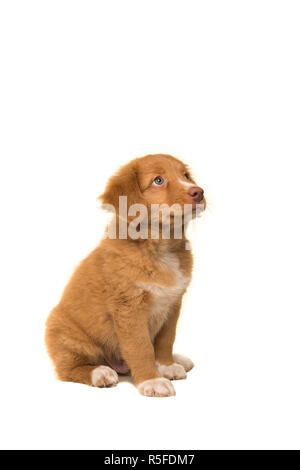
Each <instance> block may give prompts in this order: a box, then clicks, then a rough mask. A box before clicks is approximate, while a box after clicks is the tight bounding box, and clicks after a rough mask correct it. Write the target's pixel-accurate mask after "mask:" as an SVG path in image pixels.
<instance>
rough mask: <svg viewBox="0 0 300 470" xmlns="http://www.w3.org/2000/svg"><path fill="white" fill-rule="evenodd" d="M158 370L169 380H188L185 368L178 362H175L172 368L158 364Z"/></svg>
mask: <svg viewBox="0 0 300 470" xmlns="http://www.w3.org/2000/svg"><path fill="white" fill-rule="evenodd" d="M157 370H158V372H159V373H160V375H161V376H162V377H166V378H167V379H169V380H181V379H186V371H185V368H184V367H183V366H182V365H181V364H177V363H176V362H173V364H171V365H170V366H165V365H163V364H159V363H157Z"/></svg>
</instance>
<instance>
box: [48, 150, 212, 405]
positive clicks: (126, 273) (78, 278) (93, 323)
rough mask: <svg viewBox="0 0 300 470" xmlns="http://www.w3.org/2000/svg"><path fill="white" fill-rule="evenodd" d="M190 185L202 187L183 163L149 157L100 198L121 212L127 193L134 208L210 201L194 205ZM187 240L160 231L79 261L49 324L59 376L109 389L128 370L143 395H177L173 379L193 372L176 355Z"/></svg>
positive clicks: (105, 244) (107, 242)
mask: <svg viewBox="0 0 300 470" xmlns="http://www.w3.org/2000/svg"><path fill="white" fill-rule="evenodd" d="M157 176H161V177H162V178H163V179H164V183H163V184H162V185H161V186H156V185H155V184H154V183H153V181H154V179H155V178H156V177H157ZM191 188H196V189H198V190H200V188H197V185H196V183H195V181H194V180H193V179H192V177H191V175H190V173H189V170H188V169H187V167H186V166H185V165H184V164H183V163H182V162H181V161H179V160H177V159H175V158H174V157H171V156H169V155H149V156H146V157H142V158H139V159H136V160H133V161H132V162H130V163H129V164H128V165H126V166H124V167H123V168H121V169H120V170H119V172H118V173H117V174H116V175H114V176H113V177H112V178H111V179H110V181H109V182H108V184H107V187H106V189H105V192H104V194H103V195H102V196H101V200H102V202H103V203H105V204H111V205H113V206H114V207H116V208H117V207H118V197H119V196H121V195H126V196H127V197H128V207H129V206H130V205H131V204H134V203H142V204H145V205H146V206H147V207H150V204H163V203H166V204H169V205H172V204H174V203H177V204H180V205H183V204H188V203H192V204H193V205H195V203H196V202H199V201H202V203H203V204H205V199H204V197H203V191H202V190H201V191H202V196H201V195H200V196H199V194H198V196H197V198H198V199H197V200H195V198H196V196H195V195H193V192H192V193H191V191H190V189H191ZM189 193H191V194H192V195H191V194H189ZM198 193H199V191H198ZM117 233H118V232H117ZM185 243H186V240H185V238H183V239H174V238H172V237H171V239H170V240H164V239H162V238H161V232H160V233H159V236H158V239H155V240H153V239H141V238H139V239H137V240H132V239H118V238H117V239H115V240H112V239H109V238H105V239H103V240H102V241H101V243H100V245H99V246H98V247H97V248H96V249H95V250H94V251H93V252H92V253H91V254H90V255H89V256H88V257H87V258H86V259H84V260H83V261H82V262H81V264H80V265H79V266H78V268H77V269H76V271H75V272H74V274H73V276H72V278H71V280H70V281H69V283H68V285H67V286H66V288H65V290H64V292H63V295H62V298H61V300H60V302H59V304H58V305H57V306H56V307H55V308H54V309H53V310H52V312H51V313H50V315H49V317H48V320H47V325H46V337H45V338H46V345H47V349H48V352H49V355H50V357H51V359H52V361H53V363H54V366H55V369H56V373H57V376H58V378H59V379H61V380H64V381H72V382H80V383H83V384H87V385H93V386H98V387H104V386H105V387H107V386H112V385H116V384H117V382H118V376H117V373H116V371H117V372H118V373H128V372H129V371H130V373H131V374H132V376H133V379H134V383H135V385H136V386H137V388H138V390H139V391H140V392H141V393H142V394H144V395H147V396H170V395H174V394H175V391H174V388H173V385H172V384H171V382H170V380H169V379H182V378H185V377H186V373H185V371H188V370H189V369H191V368H192V367H193V363H192V361H190V360H189V359H187V358H184V357H182V356H177V357H176V358H174V356H173V351H172V349H173V343H174V340H175V333H176V324H177V319H178V316H179V313H180V306H181V299H182V296H183V294H184V293H185V291H186V288H187V286H188V284H189V282H190V278H191V273H192V255H191V252H190V250H186V249H185ZM162 376H163V377H164V378H163V379H162V378H161V377H162Z"/></svg>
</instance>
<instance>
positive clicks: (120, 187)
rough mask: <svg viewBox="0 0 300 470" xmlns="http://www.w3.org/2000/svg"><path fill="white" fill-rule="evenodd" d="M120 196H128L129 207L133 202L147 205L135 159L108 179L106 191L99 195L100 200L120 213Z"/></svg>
mask: <svg viewBox="0 0 300 470" xmlns="http://www.w3.org/2000/svg"><path fill="white" fill-rule="evenodd" d="M120 196H126V197H127V207H128V208H129V207H130V206H131V205H133V204H144V205H147V203H146V200H145V199H144V197H143V195H142V192H141V189H140V186H139V181H138V171H137V165H136V164H135V162H134V161H133V162H131V163H129V164H128V165H125V166H123V167H122V168H120V170H119V171H118V172H117V173H116V174H115V175H113V176H112V177H111V178H110V179H109V180H108V183H107V185H106V188H105V191H104V193H103V194H102V195H101V196H99V200H100V201H101V202H102V204H110V205H112V206H114V208H115V210H116V212H117V213H118V208H119V197H120Z"/></svg>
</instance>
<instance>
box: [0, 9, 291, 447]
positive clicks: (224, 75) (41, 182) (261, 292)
mask: <svg viewBox="0 0 300 470" xmlns="http://www.w3.org/2000/svg"><path fill="white" fill-rule="evenodd" d="M299 13H300V11H299V2H297V1H295V2H293V1H275V0H274V1H263V0H259V1H254V0H252V1H211V0H210V1H199V0H197V1H192V0H189V1H185V2H184V1H175V0H172V1H167V0H159V1H156V0H152V1H151V2H147V1H141V0H139V1H132V0H126V1H113V0H112V1H110V2H108V1H75V0H72V1H63V0H59V1H54V0H51V1H41V0H39V1H26V2H24V1H2V2H1V6H0V45H1V46H0V47H1V57H0V63H1V74H0V81H1V87H0V93H1V109H0V113H1V142H0V152H1V185H0V190H1V238H2V242H1V273H2V274H1V303H2V305H1V325H0V335H1V338H0V347H1V352H0V357H1V375H0V380H1V388H0V393H1V402H0V407H1V410H0V412H1V418H0V432H1V438H0V444H1V447H2V448H7V449H16V448H17V449H76V448H79V449H114V448H117V449H118V448H119V449H137V448H140V449H143V448H144V449H153V448H156V449H192V448H196V449H217V448H221V449H241V448H244V449H245V448H272V449H275V448H300V446H299V442H300V436H299V434H300V431H299V419H300V405H299V396H300V380H299V358H300V354H299V352H300V351H299V349H300V347H299V327H300V319H299V313H300V309H299V270H300V267H299V266H300V256H299V236H300V233H299V203H300V198H299V169H300V168H299V166H300V165H299V158H300V153H299V150H300V144H299V124H300V112H299V109H300V93H299V89H300V87H299V83H300V67H299V52H300V51H299V49H300V47H299V44H300V32H299V31H300V30H299V21H300V14H299ZM157 152H159V153H160V152H163V153H171V154H174V155H176V156H178V157H180V158H182V159H183V160H184V161H186V162H187V163H188V164H190V165H191V167H192V169H193V172H194V174H195V175H196V178H197V182H198V183H199V184H200V185H201V186H203V187H204V189H205V192H206V195H207V199H208V204H209V207H208V210H207V211H206V213H205V214H204V216H203V217H202V218H201V219H200V220H199V221H198V222H197V226H196V227H195V228H194V229H193V230H192V239H193V248H194V253H195V272H194V277H193V282H192V285H191V287H190V288H189V292H188V294H187V296H186V299H185V302H184V307H183V311H182V317H181V320H180V325H179V328H178V338H177V341H176V348H175V350H176V352H179V353H184V354H186V355H188V356H190V357H191V358H192V359H193V360H194V362H195V363H196V367H195V369H194V370H193V371H192V372H190V373H189V375H188V379H187V380H186V381H181V382H176V383H175V387H176V390H177V395H176V397H175V398H170V399H150V398H145V397H142V396H140V395H139V394H138V392H137V391H136V390H135V389H134V387H133V386H132V384H130V383H127V382H122V383H121V384H119V386H118V387H116V388H114V389H111V390H99V389H95V388H89V387H86V386H84V385H79V384H68V383H60V382H57V381H56V380H55V378H54V375H53V372H52V367H51V364H50V361H49V359H48V357H47V355H46V353H45V350H44V345H43V335H44V322H45V319H46V317H47V315H48V312H49V311H50V310H51V308H52V307H53V306H54V305H55V304H56V303H57V302H58V300H59V298H60V295H61V292H62V289H63V288H64V286H65V284H66V282H67V280H68V278H69V276H70V274H71V273H72V271H73V269H74V267H75V266H76V264H77V263H78V262H79V261H80V260H81V259H82V258H83V257H84V256H85V255H86V254H88V253H89V251H90V250H91V249H92V248H93V247H94V246H95V245H96V244H97V243H98V241H99V239H100V238H101V235H102V233H103V229H104V224H105V217H104V215H103V214H102V213H101V211H100V210H99V208H97V202H96V197H97V196H98V195H99V194H100V193H101V192H102V191H103V188H104V185H105V182H106V180H107V178H108V177H109V176H110V175H111V174H112V173H113V171H115V170H116V169H117V168H118V167H119V166H120V165H121V164H123V163H125V162H127V161H129V160H130V159H131V158H133V157H137V156H142V155H145V154H148V153H157Z"/></svg>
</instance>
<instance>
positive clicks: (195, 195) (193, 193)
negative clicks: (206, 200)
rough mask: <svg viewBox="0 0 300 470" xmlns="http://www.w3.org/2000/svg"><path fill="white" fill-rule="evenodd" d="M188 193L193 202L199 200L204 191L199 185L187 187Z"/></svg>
mask: <svg viewBox="0 0 300 470" xmlns="http://www.w3.org/2000/svg"><path fill="white" fill-rule="evenodd" d="M188 195H189V196H190V197H191V198H192V199H193V201H194V202H201V201H202V199H203V196H204V191H203V189H202V188H199V186H193V187H192V188H189V190H188Z"/></svg>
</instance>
